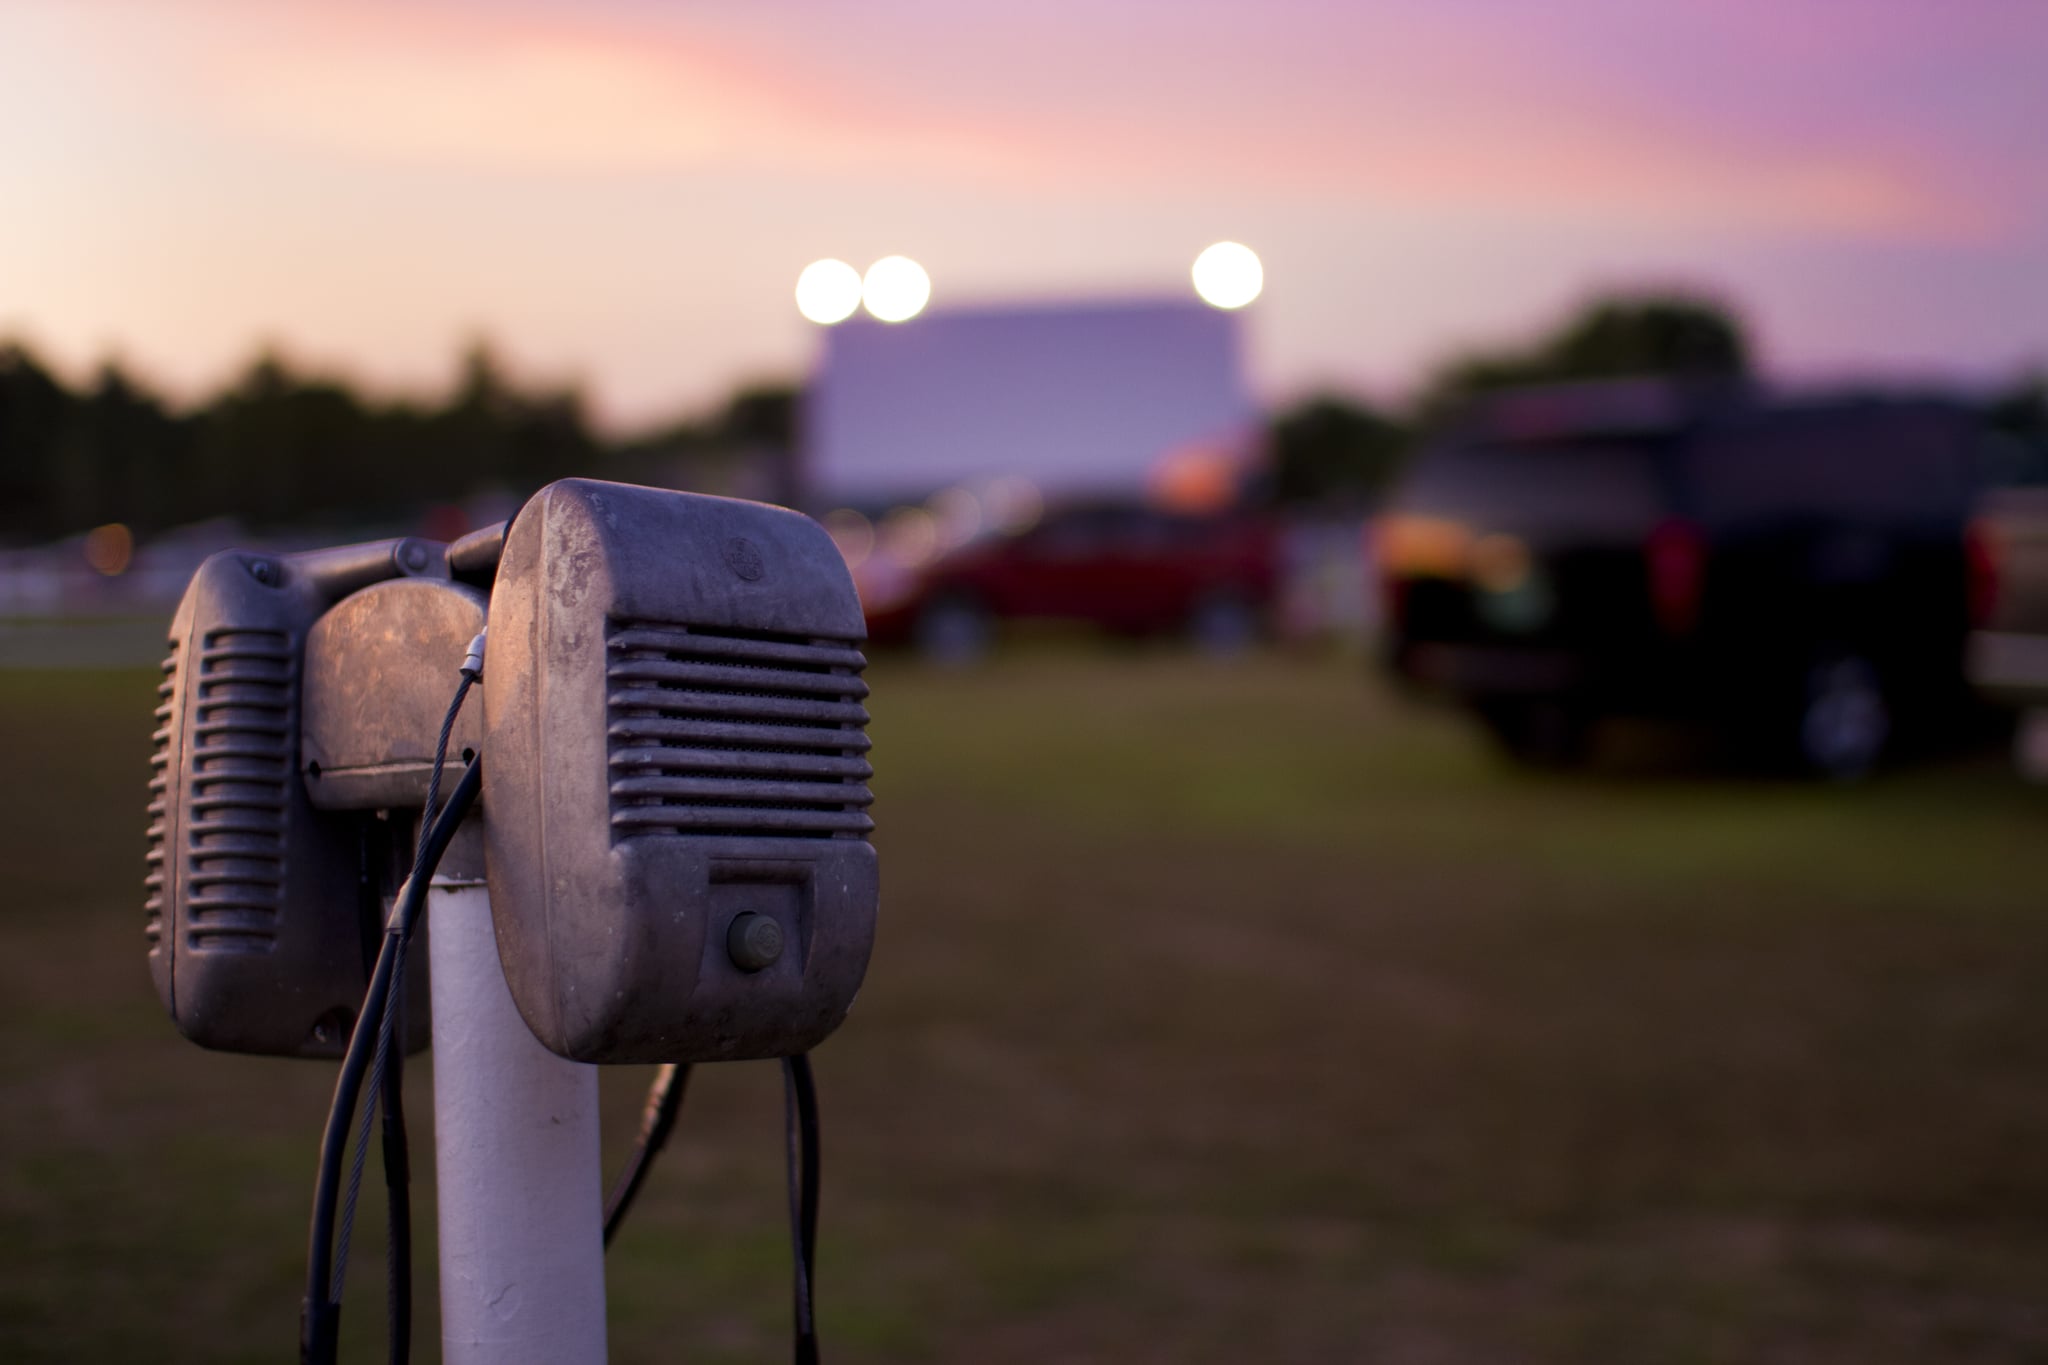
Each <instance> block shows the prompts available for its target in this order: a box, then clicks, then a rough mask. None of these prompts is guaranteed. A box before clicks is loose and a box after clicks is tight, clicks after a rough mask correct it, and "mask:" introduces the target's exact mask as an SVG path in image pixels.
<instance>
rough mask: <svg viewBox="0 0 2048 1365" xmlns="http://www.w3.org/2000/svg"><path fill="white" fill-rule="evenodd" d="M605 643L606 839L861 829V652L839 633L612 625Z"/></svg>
mask: <svg viewBox="0 0 2048 1365" xmlns="http://www.w3.org/2000/svg"><path fill="white" fill-rule="evenodd" d="M607 646H608V648H607V652H606V667H605V681H606V692H607V705H608V722H609V729H608V744H607V750H608V754H607V757H608V761H609V764H610V775H611V801H612V838H613V839H614V840H615V841H616V840H619V839H630V838H636V837H640V836H643V835H669V834H688V835H700V836H701V835H725V836H742V837H755V838H777V839H789V838H809V839H831V838H840V839H859V838H864V837H865V836H866V835H867V833H868V832H869V831H870V830H872V829H873V828H874V827H875V822H874V821H873V820H872V819H870V818H869V816H868V813H867V807H868V806H869V804H870V803H871V802H872V801H873V800H874V797H873V796H872V795H871V794H870V793H869V791H868V789H867V785H866V784H867V779H868V778H870V777H872V776H873V775H874V769H873V768H871V767H869V766H868V761H867V758H866V756H865V755H866V753H867V749H868V737H867V730H866V727H867V723H868V713H867V710H866V708H864V707H863V706H862V705H861V704H860V702H861V699H862V698H863V697H865V696H867V694H868V688H867V684H866V683H864V682H862V681H861V680H860V676H859V675H860V673H861V670H863V669H864V668H866V667H867V659H866V658H865V657H863V656H862V654H861V652H860V651H859V650H858V649H855V648H854V647H853V645H852V644H851V643H850V642H847V641H844V640H821V639H813V638H809V637H803V636H792V635H776V634H769V633H766V632H759V631H736V630H723V629H713V628H709V627H704V626H685V625H676V624H671V623H667V622H660V621H622V622H614V623H613V624H612V628H611V634H610V636H609V638H608V640H607Z"/></svg>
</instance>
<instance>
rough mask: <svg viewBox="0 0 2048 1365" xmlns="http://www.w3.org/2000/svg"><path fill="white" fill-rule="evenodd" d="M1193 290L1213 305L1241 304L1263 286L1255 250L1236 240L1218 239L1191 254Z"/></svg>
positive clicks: (1230, 305) (1261, 270) (1228, 306)
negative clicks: (1207, 247)
mask: <svg viewBox="0 0 2048 1365" xmlns="http://www.w3.org/2000/svg"><path fill="white" fill-rule="evenodd" d="M1194 276H1195V292H1196V293H1197V294H1200V295H1201V296H1202V302H1204V303H1207V304H1210V305H1212V306H1214V307H1217V308H1242V307H1244V306H1245V305H1246V304H1248V303H1250V302H1251V301H1252V300H1253V299H1255V298H1257V297H1258V296H1259V291H1260V290H1261V289H1264V288H1265V287H1266V270H1265V267H1264V266H1262V265H1260V264H1259V258H1258V254H1257V253H1256V252H1254V251H1253V250H1252V249H1251V248H1250V247H1248V246H1245V245H1243V244H1242V243H1239V242H1218V243H1216V245H1214V246H1212V247H1210V248H1209V249H1208V250H1206V251H1204V252H1203V253H1202V254H1201V255H1199V256H1197V257H1195V270H1194Z"/></svg>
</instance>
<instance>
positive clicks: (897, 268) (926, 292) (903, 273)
mask: <svg viewBox="0 0 2048 1365" xmlns="http://www.w3.org/2000/svg"><path fill="white" fill-rule="evenodd" d="M931 296H932V277H931V276H929V275H927V274H925V273H924V267H923V266H921V265H919V264H918V263H917V262H916V261H913V260H911V259H910V258H909V257H908V256H884V257H883V258H882V259H881V260H879V261H876V262H875V263H874V264H873V265H871V266H869V267H868V273H867V278H865V279H863V280H862V281H861V284H860V297H861V302H862V303H865V304H866V305H867V307H868V311H869V312H870V313H873V314H874V315H875V316H876V317H878V318H880V319H881V320H882V321H883V322H907V321H909V320H910V319H911V318H914V317H916V316H917V315H918V314H919V313H922V312H923V311H924V305H925V303H926V301H927V300H929V299H930V298H931Z"/></svg>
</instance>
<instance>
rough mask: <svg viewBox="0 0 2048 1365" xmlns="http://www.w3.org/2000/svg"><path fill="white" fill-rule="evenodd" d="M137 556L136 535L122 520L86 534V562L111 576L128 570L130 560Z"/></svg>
mask: <svg viewBox="0 0 2048 1365" xmlns="http://www.w3.org/2000/svg"><path fill="white" fill-rule="evenodd" d="M134 557H135V536H134V535H133V533H131V532H130V531H129V530H128V528H127V527H126V526H123V525H122V524H121V523H120V522H118V521H116V522H110V523H109V524H107V525H105V526H101V527H96V528H95V529H93V530H91V531H88V532H87V533H86V536H85V562H86V563H88V564H90V565H92V567H93V568H94V569H96V570H98V571H99V572H100V573H103V574H105V575H106V576H107V577H109V578H113V577H115V576H117V575H119V574H124V573H126V572H127V571H128V562H129V561H130V560H131V559H133V558H134Z"/></svg>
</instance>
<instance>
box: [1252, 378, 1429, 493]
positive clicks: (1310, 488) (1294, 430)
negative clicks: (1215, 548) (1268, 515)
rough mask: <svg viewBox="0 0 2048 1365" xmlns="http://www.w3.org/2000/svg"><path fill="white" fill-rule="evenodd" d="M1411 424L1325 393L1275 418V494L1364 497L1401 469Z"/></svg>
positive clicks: (1273, 454) (1273, 449) (1377, 489)
mask: <svg viewBox="0 0 2048 1365" xmlns="http://www.w3.org/2000/svg"><path fill="white" fill-rule="evenodd" d="M1410 437H1411V433H1410V432H1409V429H1408V427H1407V426H1406V425H1405V424H1404V423H1402V422H1399V421H1397V420H1395V419H1394V418H1392V417H1389V416H1387V415H1385V414H1384V413H1380V412H1376V411H1374V410H1372V409H1371V408H1366V407H1362V406H1360V405H1358V404H1357V403H1354V402H1351V401H1349V400H1346V399H1343V398H1338V397H1334V396H1331V395H1321V396H1318V397H1315V398H1311V399H1308V400H1307V401H1305V402H1303V403H1300V404H1298V405H1296V406H1295V407H1292V408H1290V409H1288V410H1287V411H1286V412H1284V413H1282V414H1281V415H1280V416H1279V417H1278V418H1277V419H1275V420H1274V422H1273V426H1272V430H1271V449H1272V458H1273V485H1272V486H1273V496H1274V497H1275V498H1276V499H1277V500H1279V501H1281V502H1293V503H1299V502H1316V501H1322V500H1326V499H1348V500H1362V499H1365V498H1369V497H1371V496H1373V495H1375V494H1377V493H1378V492H1379V491H1380V490H1381V489H1383V488H1385V487H1386V486H1387V484H1388V483H1389V482H1390V481H1391V480H1392V479H1393V477H1394V475H1395V474H1396V473H1397V472H1399V470H1400V467H1401V460H1402V457H1403V456H1404V455H1405V454H1406V453H1407V450H1408V444H1409V441H1410Z"/></svg>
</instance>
